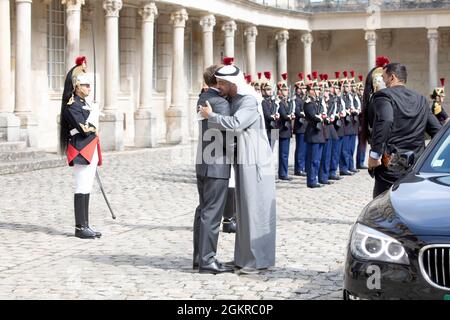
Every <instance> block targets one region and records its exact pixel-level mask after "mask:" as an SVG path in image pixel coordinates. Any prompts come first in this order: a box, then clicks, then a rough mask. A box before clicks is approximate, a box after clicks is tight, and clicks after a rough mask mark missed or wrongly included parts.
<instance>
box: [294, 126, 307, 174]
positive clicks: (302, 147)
mask: <svg viewBox="0 0 450 320" xmlns="http://www.w3.org/2000/svg"><path fill="white" fill-rule="evenodd" d="M306 146H307V144H306V142H305V134H304V133H296V134H295V164H294V171H295V172H300V171H305V166H306Z"/></svg>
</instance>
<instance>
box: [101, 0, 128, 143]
mask: <svg viewBox="0 0 450 320" xmlns="http://www.w3.org/2000/svg"><path fill="white" fill-rule="evenodd" d="M103 9H104V10H105V13H106V14H105V24H106V28H105V29H106V44H105V53H106V57H105V86H104V87H105V104H104V107H103V113H104V116H102V117H100V130H101V139H102V140H101V141H102V149H103V150H106V151H108V150H123V114H122V113H120V112H119V110H118V100H117V95H118V94H119V87H120V86H119V11H120V9H122V0H104V1H103Z"/></svg>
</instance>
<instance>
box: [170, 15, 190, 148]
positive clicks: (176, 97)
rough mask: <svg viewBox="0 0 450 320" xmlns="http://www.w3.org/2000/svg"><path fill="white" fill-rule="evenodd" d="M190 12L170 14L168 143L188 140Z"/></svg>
mask: <svg viewBox="0 0 450 320" xmlns="http://www.w3.org/2000/svg"><path fill="white" fill-rule="evenodd" d="M187 19H188V14H187V12H186V9H184V8H183V9H180V10H178V11H176V12H174V13H172V15H171V16H170V20H171V22H172V24H173V50H172V55H173V63H172V98H171V101H172V102H171V104H170V107H169V109H168V110H167V112H166V117H167V132H166V140H167V143H172V144H177V143H185V142H186V141H187V123H186V121H187V119H186V116H187V115H186V110H183V107H184V106H185V105H186V83H185V80H186V79H185V77H184V28H185V26H186V20H187Z"/></svg>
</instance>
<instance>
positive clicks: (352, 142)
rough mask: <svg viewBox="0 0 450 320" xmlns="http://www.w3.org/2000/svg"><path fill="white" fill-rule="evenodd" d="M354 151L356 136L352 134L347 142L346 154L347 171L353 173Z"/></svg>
mask: <svg viewBox="0 0 450 320" xmlns="http://www.w3.org/2000/svg"><path fill="white" fill-rule="evenodd" d="M355 150H356V135H355V134H352V135H351V136H350V137H349V142H348V153H349V157H348V169H349V170H353V171H355V170H356V168H355Z"/></svg>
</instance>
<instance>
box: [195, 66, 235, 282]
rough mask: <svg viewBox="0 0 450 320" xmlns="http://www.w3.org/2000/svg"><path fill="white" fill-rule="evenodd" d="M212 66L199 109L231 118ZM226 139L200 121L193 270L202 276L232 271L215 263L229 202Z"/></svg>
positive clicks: (208, 70) (219, 132) (204, 76)
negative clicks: (209, 108) (208, 107)
mask: <svg viewBox="0 0 450 320" xmlns="http://www.w3.org/2000/svg"><path fill="white" fill-rule="evenodd" d="M219 67H220V66H218V65H213V66H210V67H208V68H206V70H205V72H204V74H203V78H204V81H205V83H206V84H207V85H208V86H209V88H208V89H207V90H206V91H205V92H203V93H202V94H200V97H199V100H198V102H197V105H202V104H205V102H206V101H209V103H210V104H211V105H212V106H213V108H214V111H215V112H217V113H218V114H222V115H230V105H229V103H228V101H227V100H225V99H224V98H223V97H221V96H220V95H219V90H218V89H216V88H215V86H216V85H217V82H216V78H215V76H214V73H215V71H216V70H217V69H218V68H219ZM224 142H225V135H224V133H223V132H222V131H220V130H218V129H211V128H210V127H209V126H208V120H206V119H204V120H201V121H199V139H198V148H197V158H196V165H195V171H196V174H197V189H198V194H199V205H198V207H197V209H196V210H195V218H194V257H193V260H194V261H193V268H194V269H197V268H198V270H199V272H200V273H212V274H216V273H222V272H232V271H233V268H231V267H229V266H225V265H223V264H222V263H220V262H219V261H218V260H217V259H216V253H217V242H218V239H219V229H220V220H221V218H222V213H223V211H224V209H225V204H226V200H227V193H228V184H229V179H230V170H231V165H230V162H229V161H227V160H226V152H225V143H224Z"/></svg>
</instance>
